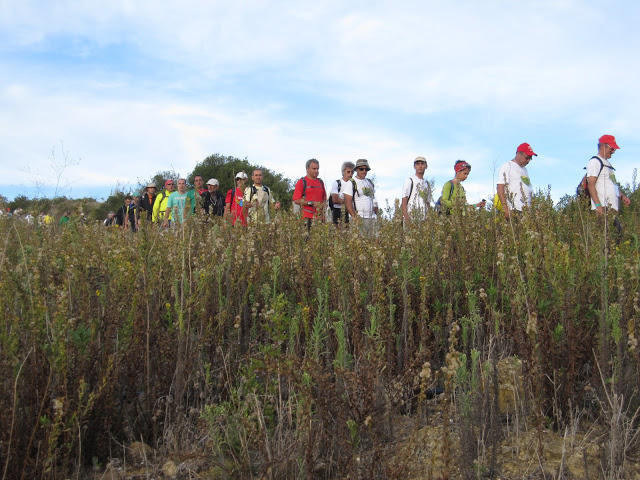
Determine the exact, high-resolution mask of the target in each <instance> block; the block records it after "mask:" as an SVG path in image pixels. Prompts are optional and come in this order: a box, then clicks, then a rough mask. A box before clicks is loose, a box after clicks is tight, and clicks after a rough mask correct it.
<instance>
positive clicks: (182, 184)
mask: <svg viewBox="0 0 640 480" xmlns="http://www.w3.org/2000/svg"><path fill="white" fill-rule="evenodd" d="M186 191H187V180H186V179H184V178H179V179H178V192H180V193H184V192H186Z"/></svg>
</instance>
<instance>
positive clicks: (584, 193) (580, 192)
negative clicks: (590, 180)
mask: <svg viewBox="0 0 640 480" xmlns="http://www.w3.org/2000/svg"><path fill="white" fill-rule="evenodd" d="M594 158H595V159H597V160H598V161H599V162H600V170H599V171H598V175H597V176H596V179H597V178H598V177H599V176H600V174H601V173H602V169H603V168H604V167H605V165H604V163H603V161H602V159H601V158H600V157H598V156H597V155H594V156H593V157H591V158H590V159H589V160H593V159H594ZM607 168H610V169H611V170H615V168H613V167H611V166H609V165H607ZM586 169H587V167H584V168H583V170H586ZM576 196H577V197H578V198H584V199H585V200H589V199H590V198H591V193H589V187H588V184H587V174H586V173H585V174H584V176H583V177H582V180H580V183H579V184H578V186H577V187H576Z"/></svg>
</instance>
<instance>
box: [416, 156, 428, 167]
mask: <svg viewBox="0 0 640 480" xmlns="http://www.w3.org/2000/svg"><path fill="white" fill-rule="evenodd" d="M418 162H424V163H425V164H426V163H427V159H426V158H424V157H416V159H415V160H414V161H413V164H414V165H415V164H416V163H418Z"/></svg>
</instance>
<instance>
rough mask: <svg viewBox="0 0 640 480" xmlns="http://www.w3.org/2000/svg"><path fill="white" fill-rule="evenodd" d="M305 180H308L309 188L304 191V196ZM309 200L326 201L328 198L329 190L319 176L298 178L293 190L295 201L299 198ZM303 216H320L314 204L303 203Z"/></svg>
mask: <svg viewBox="0 0 640 480" xmlns="http://www.w3.org/2000/svg"><path fill="white" fill-rule="evenodd" d="M304 180H306V181H307V188H306V190H305V192H304V196H303V195H302V189H303V188H304ZM303 197H304V199H305V200H307V201H311V202H324V201H325V200H326V199H327V192H326V190H325V189H324V183H322V180H320V179H319V178H315V179H314V178H309V177H308V176H306V177H304V179H302V178H301V179H300V180H298V182H297V183H296V188H295V190H294V191H293V201H294V202H295V201H296V200H299V199H301V198H303ZM302 216H303V217H304V218H313V217H317V216H318V211H317V209H316V207H315V205H314V206H309V205H303V206H302Z"/></svg>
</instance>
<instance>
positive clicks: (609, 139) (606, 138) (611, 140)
mask: <svg viewBox="0 0 640 480" xmlns="http://www.w3.org/2000/svg"><path fill="white" fill-rule="evenodd" d="M598 143H606V144H607V145H609V146H610V147H611V148H613V149H614V150H618V149H619V148H620V147H619V146H618V144H617V143H616V137H614V136H613V135H602V136H601V137H600V138H599V139H598Z"/></svg>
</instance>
